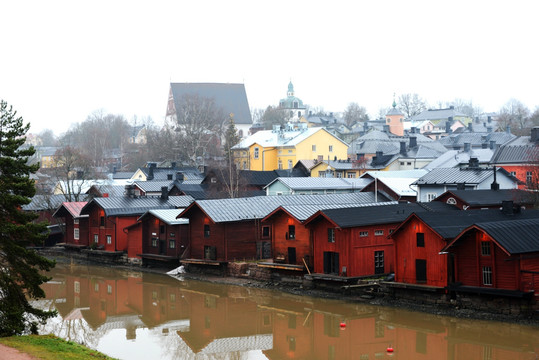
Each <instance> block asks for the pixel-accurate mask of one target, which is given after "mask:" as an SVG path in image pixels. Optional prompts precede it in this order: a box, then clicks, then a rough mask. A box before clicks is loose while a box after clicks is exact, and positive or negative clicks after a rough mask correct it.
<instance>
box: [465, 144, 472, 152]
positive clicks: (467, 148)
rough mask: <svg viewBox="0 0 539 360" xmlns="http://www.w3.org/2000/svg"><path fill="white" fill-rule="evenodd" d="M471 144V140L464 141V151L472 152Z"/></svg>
mask: <svg viewBox="0 0 539 360" xmlns="http://www.w3.org/2000/svg"><path fill="white" fill-rule="evenodd" d="M470 148H471V144H470V143H469V142H465V143H464V152H470Z"/></svg>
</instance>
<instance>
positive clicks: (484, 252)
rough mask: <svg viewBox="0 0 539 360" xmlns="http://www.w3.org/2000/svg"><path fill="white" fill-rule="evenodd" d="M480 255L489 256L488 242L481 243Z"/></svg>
mask: <svg viewBox="0 0 539 360" xmlns="http://www.w3.org/2000/svg"><path fill="white" fill-rule="evenodd" d="M481 255H482V256H490V242H488V241H481Z"/></svg>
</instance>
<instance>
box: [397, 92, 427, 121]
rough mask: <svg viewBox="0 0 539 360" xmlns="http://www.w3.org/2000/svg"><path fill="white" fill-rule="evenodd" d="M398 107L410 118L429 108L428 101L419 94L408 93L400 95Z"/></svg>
mask: <svg viewBox="0 0 539 360" xmlns="http://www.w3.org/2000/svg"><path fill="white" fill-rule="evenodd" d="M397 107H398V109H399V110H400V111H402V112H403V113H404V115H405V116H406V118H407V119H408V118H411V117H412V116H415V115H417V114H419V113H421V112H422V111H425V110H427V103H426V102H425V100H423V99H422V98H421V97H420V96H419V95H418V94H415V93H414V94H410V93H407V94H401V95H400V96H399V99H398V105H397Z"/></svg>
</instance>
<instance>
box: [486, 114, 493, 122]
mask: <svg viewBox="0 0 539 360" xmlns="http://www.w3.org/2000/svg"><path fill="white" fill-rule="evenodd" d="M487 122H488V123H489V124H490V123H491V122H492V116H490V115H489V116H487Z"/></svg>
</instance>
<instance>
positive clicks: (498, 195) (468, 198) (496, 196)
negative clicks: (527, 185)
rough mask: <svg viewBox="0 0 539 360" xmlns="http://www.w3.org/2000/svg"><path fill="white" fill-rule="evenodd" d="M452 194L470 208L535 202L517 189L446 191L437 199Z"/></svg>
mask: <svg viewBox="0 0 539 360" xmlns="http://www.w3.org/2000/svg"><path fill="white" fill-rule="evenodd" d="M447 194H452V195H453V196H454V197H456V198H458V199H460V200H462V201H463V202H465V203H466V204H468V205H472V206H492V205H500V206H501V205H502V202H503V201H513V202H514V203H515V204H531V203H533V202H534V201H535V194H533V193H530V192H528V191H526V190H519V189H500V190H490V189H485V190H448V191H446V192H445V193H443V194H442V195H440V196H438V198H441V197H443V196H444V197H445V195H447Z"/></svg>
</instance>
